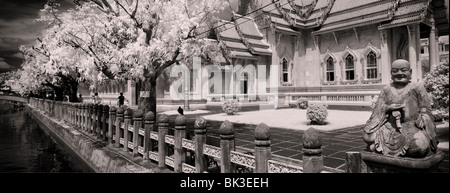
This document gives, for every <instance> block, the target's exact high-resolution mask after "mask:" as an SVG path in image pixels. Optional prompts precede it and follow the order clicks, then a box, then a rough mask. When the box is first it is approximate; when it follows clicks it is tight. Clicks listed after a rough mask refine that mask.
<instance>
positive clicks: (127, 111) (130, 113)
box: [124, 108, 133, 116]
mask: <svg viewBox="0 0 450 193" xmlns="http://www.w3.org/2000/svg"><path fill="white" fill-rule="evenodd" d="M124 114H125V116H131V115H132V114H133V110H131V109H130V108H127V109H126V110H125V112H124Z"/></svg>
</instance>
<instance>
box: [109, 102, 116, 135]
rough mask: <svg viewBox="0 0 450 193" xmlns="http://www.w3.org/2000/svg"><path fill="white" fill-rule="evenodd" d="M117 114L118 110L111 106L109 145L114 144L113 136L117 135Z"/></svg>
mask: <svg viewBox="0 0 450 193" xmlns="http://www.w3.org/2000/svg"><path fill="white" fill-rule="evenodd" d="M116 112H117V108H116V107H115V106H111V107H110V108H109V119H108V144H113V140H114V139H113V136H114V133H115V131H116V130H115V128H114V123H115V121H116Z"/></svg>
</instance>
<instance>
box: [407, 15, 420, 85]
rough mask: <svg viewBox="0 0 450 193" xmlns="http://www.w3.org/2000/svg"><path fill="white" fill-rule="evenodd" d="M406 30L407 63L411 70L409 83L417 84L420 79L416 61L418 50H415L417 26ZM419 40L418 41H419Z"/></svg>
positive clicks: (409, 26) (408, 27)
mask: <svg viewBox="0 0 450 193" xmlns="http://www.w3.org/2000/svg"><path fill="white" fill-rule="evenodd" d="M407 29H408V51H409V55H408V61H409V64H410V66H411V69H412V74H411V82H417V81H418V79H419V78H420V74H419V73H420V72H419V69H418V64H417V61H418V60H419V59H418V50H417V47H418V46H417V42H418V41H417V39H418V38H419V36H417V31H418V30H419V24H411V25H408V26H407ZM419 40H420V39H419Z"/></svg>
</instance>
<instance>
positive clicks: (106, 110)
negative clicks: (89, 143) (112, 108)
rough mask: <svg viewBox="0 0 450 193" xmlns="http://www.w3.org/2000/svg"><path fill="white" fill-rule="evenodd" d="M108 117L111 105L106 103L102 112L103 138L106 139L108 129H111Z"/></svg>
mask: <svg viewBox="0 0 450 193" xmlns="http://www.w3.org/2000/svg"><path fill="white" fill-rule="evenodd" d="M108 117H109V106H108V105H104V106H103V113H102V123H103V125H102V140H103V141H106V140H107V138H108V131H109V128H108V126H109V124H108Z"/></svg>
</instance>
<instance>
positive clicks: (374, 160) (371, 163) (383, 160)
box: [361, 151, 445, 173]
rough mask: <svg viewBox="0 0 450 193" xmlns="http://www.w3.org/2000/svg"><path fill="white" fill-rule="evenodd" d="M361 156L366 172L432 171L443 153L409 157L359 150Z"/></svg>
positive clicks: (435, 168)
mask: <svg viewBox="0 0 450 193" xmlns="http://www.w3.org/2000/svg"><path fill="white" fill-rule="evenodd" d="M361 158H362V160H363V161H364V162H365V163H366V165H367V172H368V173H432V172H436V171H437V169H438V167H439V164H440V163H441V162H442V160H444V158H445V154H444V152H442V151H438V152H436V153H435V154H434V155H430V156H427V157H424V158H410V157H393V156H386V155H382V154H379V153H374V152H369V151H361Z"/></svg>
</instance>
